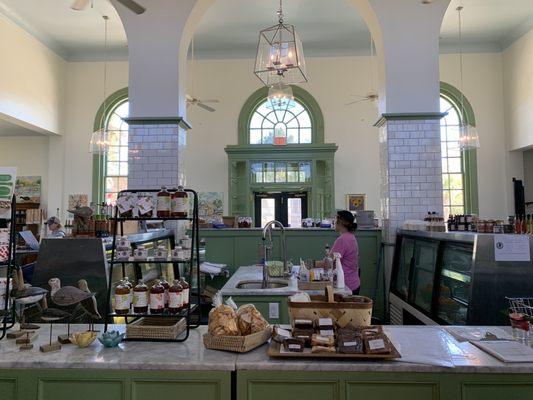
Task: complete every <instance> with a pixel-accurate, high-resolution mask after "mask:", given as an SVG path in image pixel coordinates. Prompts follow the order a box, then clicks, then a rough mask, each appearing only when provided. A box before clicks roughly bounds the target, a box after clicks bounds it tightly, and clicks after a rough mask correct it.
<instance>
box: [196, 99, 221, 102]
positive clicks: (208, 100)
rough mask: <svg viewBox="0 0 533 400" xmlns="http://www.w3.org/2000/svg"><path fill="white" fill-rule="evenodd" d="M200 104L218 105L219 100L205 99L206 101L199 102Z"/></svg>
mask: <svg viewBox="0 0 533 400" xmlns="http://www.w3.org/2000/svg"><path fill="white" fill-rule="evenodd" d="M200 101H201V102H202V103H220V100H217V99H207V100H200Z"/></svg>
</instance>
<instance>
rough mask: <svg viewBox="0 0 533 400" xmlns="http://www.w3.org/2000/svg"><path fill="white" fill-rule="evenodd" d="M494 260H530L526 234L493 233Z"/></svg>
mask: <svg viewBox="0 0 533 400" xmlns="http://www.w3.org/2000/svg"><path fill="white" fill-rule="evenodd" d="M494 258H495V259H496V261H526V262H529V261H531V251H530V248H529V236H528V235H494Z"/></svg>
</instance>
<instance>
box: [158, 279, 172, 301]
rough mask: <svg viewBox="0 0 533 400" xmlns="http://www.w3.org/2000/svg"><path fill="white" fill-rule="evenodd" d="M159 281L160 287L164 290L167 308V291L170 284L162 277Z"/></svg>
mask: <svg viewBox="0 0 533 400" xmlns="http://www.w3.org/2000/svg"><path fill="white" fill-rule="evenodd" d="M160 280H161V285H162V286H163V288H164V289H165V295H164V300H165V308H168V290H169V289H170V283H168V281H167V280H166V279H165V277H163V276H162V277H161V279H160Z"/></svg>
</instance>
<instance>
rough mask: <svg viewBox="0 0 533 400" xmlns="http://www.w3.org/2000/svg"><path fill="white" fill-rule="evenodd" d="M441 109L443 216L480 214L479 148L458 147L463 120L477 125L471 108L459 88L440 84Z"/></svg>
mask: <svg viewBox="0 0 533 400" xmlns="http://www.w3.org/2000/svg"><path fill="white" fill-rule="evenodd" d="M461 111H463V112H461ZM440 112H441V113H446V116H445V117H443V118H442V119H441V120H440V134H441V151H442V189H443V206H444V215H445V216H448V215H450V214H477V213H478V201H477V170H476V168H477V166H476V151H475V150H466V151H462V150H461V149H460V147H459V127H460V124H461V121H464V122H465V123H468V124H471V125H475V119H474V114H473V111H472V107H471V105H470V103H469V102H468V100H467V99H466V98H465V97H464V96H461V93H460V92H459V91H458V90H457V89H456V88H454V87H453V86H451V85H449V84H446V83H441V97H440Z"/></svg>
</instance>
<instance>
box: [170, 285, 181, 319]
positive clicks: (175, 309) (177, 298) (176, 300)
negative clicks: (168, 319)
mask: <svg viewBox="0 0 533 400" xmlns="http://www.w3.org/2000/svg"><path fill="white" fill-rule="evenodd" d="M168 297H169V298H168V312H169V313H171V314H177V313H179V312H180V311H181V310H182V309H183V288H182V287H181V285H180V281H178V280H177V279H174V281H173V282H172V286H171V287H170V288H169V289H168Z"/></svg>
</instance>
